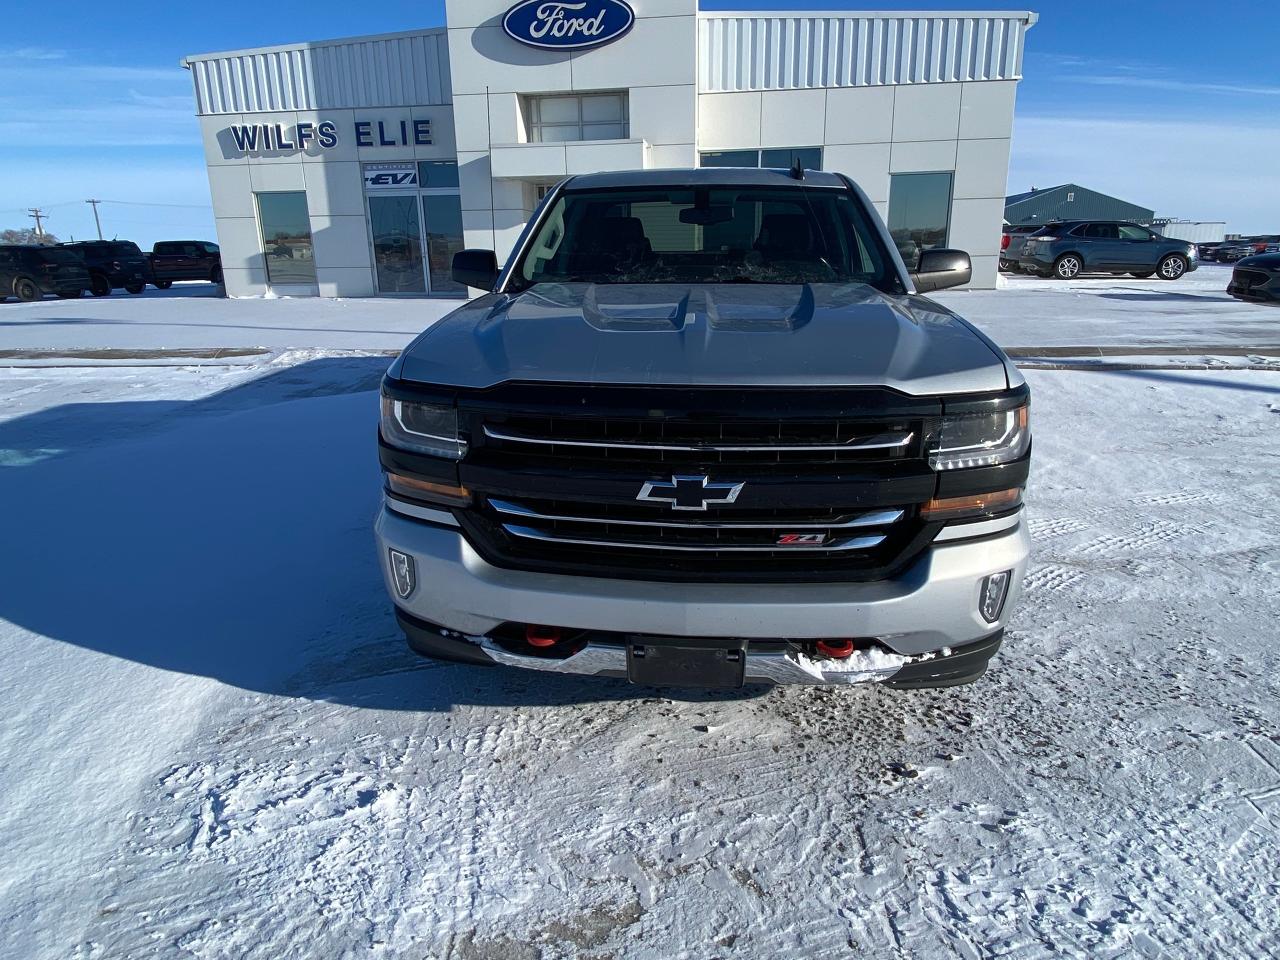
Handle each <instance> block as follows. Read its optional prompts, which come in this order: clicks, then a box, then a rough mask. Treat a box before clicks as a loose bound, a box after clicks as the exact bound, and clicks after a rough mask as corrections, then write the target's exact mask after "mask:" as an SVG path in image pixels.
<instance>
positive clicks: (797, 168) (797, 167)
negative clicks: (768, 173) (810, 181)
mask: <svg viewBox="0 0 1280 960" xmlns="http://www.w3.org/2000/svg"><path fill="white" fill-rule="evenodd" d="M791 179H792V180H803V179H804V165H803V164H802V163H801V162H800V158H799V157H798V156H797V157H796V158H795V159H794V160H793V161H792V162H791Z"/></svg>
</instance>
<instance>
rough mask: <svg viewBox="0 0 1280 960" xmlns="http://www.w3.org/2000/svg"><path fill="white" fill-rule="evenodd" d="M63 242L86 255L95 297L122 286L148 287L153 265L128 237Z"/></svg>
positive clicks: (134, 290)
mask: <svg viewBox="0 0 1280 960" xmlns="http://www.w3.org/2000/svg"><path fill="white" fill-rule="evenodd" d="M61 246H63V247H65V248H66V249H68V250H74V251H75V252H76V253H78V254H80V256H82V257H84V263H85V266H86V267H87V268H88V269H89V292H90V293H92V294H93V295H94V296H95V297H105V296H108V295H109V294H110V293H111V291H112V290H115V289H117V288H120V287H123V288H124V289H125V290H128V291H129V292H130V293H141V292H142V291H143V290H145V289H147V281H148V280H149V279H150V277H151V268H150V266H149V265H148V264H147V257H146V254H144V253H143V252H142V251H141V250H139V249H138V245H137V244H136V243H133V242H131V241H129V240H81V241H77V242H75V243H64V244H61Z"/></svg>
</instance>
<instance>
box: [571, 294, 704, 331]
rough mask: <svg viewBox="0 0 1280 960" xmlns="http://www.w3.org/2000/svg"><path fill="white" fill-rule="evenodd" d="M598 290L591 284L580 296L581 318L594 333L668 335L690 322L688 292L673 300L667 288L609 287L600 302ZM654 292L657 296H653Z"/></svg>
mask: <svg viewBox="0 0 1280 960" xmlns="http://www.w3.org/2000/svg"><path fill="white" fill-rule="evenodd" d="M601 289H602V288H601V287H599V286H597V285H596V284H594V283H593V284H591V285H589V286H588V287H587V288H586V290H584V291H583V294H582V319H584V320H585V321H587V323H589V324H591V326H593V327H595V328H596V329H597V330H612V331H621V332H625V331H631V332H646V331H658V332H666V333H671V332H672V331H680V330H683V329H684V328H685V324H687V323H689V322H691V320H692V319H693V318H692V317H690V315H689V293H688V291H687V290H686V291H685V293H684V295H683V296H682V297H680V298H679V299H678V300H673V299H671V296H670V293H671V288H669V287H655V286H652V285H649V286H643V285H639V284H637V285H634V286H628V285H625V284H621V285H616V286H615V285H610V286H608V287H605V288H604V290H605V293H606V299H605V300H604V301H603V302H602V301H601V297H600V291H601ZM663 292H665V296H663V295H662V293H663ZM655 293H659V295H658V296H656V297H655V296H654V294H655Z"/></svg>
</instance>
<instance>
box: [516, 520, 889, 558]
mask: <svg viewBox="0 0 1280 960" xmlns="http://www.w3.org/2000/svg"><path fill="white" fill-rule="evenodd" d="M502 529H504V530H506V531H507V533H509V534H511V535H512V536H513V537H520V538H521V539H523V540H541V541H542V542H544V543H559V544H565V545H569V546H575V547H607V548H609V549H615V550H617V549H621V550H661V551H664V552H665V551H679V552H682V553H840V552H845V551H851V550H870V549H871V548H872V547H878V546H879V545H880V544H882V543H884V537H883V536H882V535H875V536H865V537H850V538H847V539H845V540H836V541H834V542H832V543H827V544H821V545H817V546H793V547H780V546H777V545H776V544H761V545H760V546H741V545H733V544H730V545H725V544H715V543H706V544H689V543H654V542H648V543H645V542H638V541H630V540H597V539H587V538H582V537H566V536H560V535H559V534H556V533H551V532H549V531H546V530H536V529H534V528H533V527H524V526H519V525H517V524H513V523H504V524H503V525H502Z"/></svg>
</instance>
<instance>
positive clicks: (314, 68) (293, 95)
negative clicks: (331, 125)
mask: <svg viewBox="0 0 1280 960" xmlns="http://www.w3.org/2000/svg"><path fill="white" fill-rule="evenodd" d="M186 62H187V64H188V65H189V66H190V68H191V78H192V81H193V82H194V84H195V91H196V112H197V113H198V114H199V115H200V116H208V115H210V114H219V113H261V112H269V111H273V110H338V109H348V108H354V107H410V106H420V105H425V104H444V103H449V102H451V101H452V99H453V96H452V91H451V89H450V84H449V42H448V38H447V37H446V35H445V31H443V30H427V31H422V32H420V33H411V34H397V35H395V36H390V37H357V38H354V39H351V40H339V41H335V42H333V43H320V44H310V43H304V44H297V45H295V46H288V47H274V48H272V49H270V50H261V51H243V52H239V53H227V54H210V55H207V56H199V57H188V58H187V61H186Z"/></svg>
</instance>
